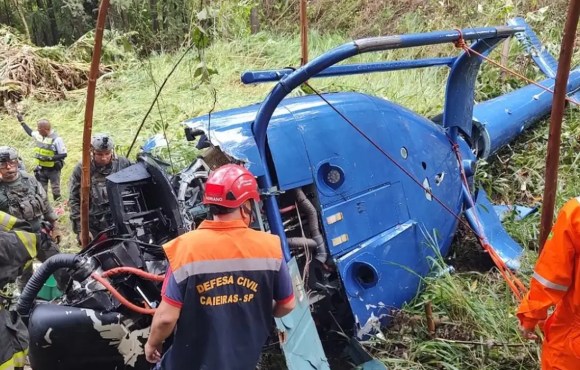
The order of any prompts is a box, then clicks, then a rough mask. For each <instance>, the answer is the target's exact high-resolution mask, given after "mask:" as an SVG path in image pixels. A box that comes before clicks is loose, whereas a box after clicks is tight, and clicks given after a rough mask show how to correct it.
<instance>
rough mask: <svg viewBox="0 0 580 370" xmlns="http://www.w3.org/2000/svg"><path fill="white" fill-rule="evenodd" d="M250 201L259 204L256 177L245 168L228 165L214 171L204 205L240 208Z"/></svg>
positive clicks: (206, 185)
mask: <svg viewBox="0 0 580 370" xmlns="http://www.w3.org/2000/svg"><path fill="white" fill-rule="evenodd" d="M249 199H253V200H255V201H256V202H258V201H259V200H260V194H259V193H258V183H257V182H256V179H255V178H254V175H252V173H251V172H250V171H248V170H247V169H246V168H245V167H242V166H239V165H237V164H226V165H225V166H221V167H220V168H218V169H217V170H215V171H213V172H212V173H211V174H210V175H209V177H208V178H207V182H206V183H205V194H204V195H203V204H215V205H218V206H222V207H225V208H238V207H240V206H241V205H242V204H244V202H245V201H247V200H249Z"/></svg>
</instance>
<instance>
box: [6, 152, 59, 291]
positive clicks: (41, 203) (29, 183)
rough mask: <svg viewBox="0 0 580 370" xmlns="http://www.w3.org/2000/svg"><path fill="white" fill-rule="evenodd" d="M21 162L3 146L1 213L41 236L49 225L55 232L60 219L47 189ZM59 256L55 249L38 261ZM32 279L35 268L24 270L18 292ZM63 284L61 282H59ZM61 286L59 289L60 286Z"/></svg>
mask: <svg viewBox="0 0 580 370" xmlns="http://www.w3.org/2000/svg"><path fill="white" fill-rule="evenodd" d="M18 164H19V159H18V152H17V151H16V149H14V148H11V147H8V146H0V175H1V176H2V179H1V180H0V211H2V212H5V213H6V214H9V215H11V216H13V217H16V218H18V219H21V220H23V221H26V222H28V223H29V224H30V228H31V230H30V231H32V232H34V233H38V232H40V231H41V229H42V227H43V222H44V221H46V222H47V223H48V224H49V225H50V228H54V227H55V224H56V221H57V217H56V215H55V213H54V211H53V210H52V207H51V205H50V203H49V202H48V198H47V196H46V193H45V192H44V188H43V187H42V186H41V185H40V184H39V183H38V181H37V180H36V179H35V178H34V177H33V176H31V175H29V174H28V173H26V172H24V171H22V170H19V169H18ZM58 253H60V252H59V250H58V248H57V247H56V246H54V247H52V249H51V250H49V251H46V253H40V254H39V255H38V259H39V260H40V261H42V262H44V261H45V260H46V259H47V258H48V257H50V256H52V255H55V254H58ZM31 276H32V264H29V265H27V266H26V268H25V269H24V271H23V273H22V276H21V277H20V279H19V282H18V285H19V288H20V289H22V288H24V285H26V283H27V282H28V280H29V279H30V277H31ZM60 283H62V281H61V282H60ZM60 283H59V286H60Z"/></svg>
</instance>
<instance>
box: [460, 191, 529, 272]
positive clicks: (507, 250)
mask: <svg viewBox="0 0 580 370" xmlns="http://www.w3.org/2000/svg"><path fill="white" fill-rule="evenodd" d="M465 215H466V217H467V220H468V221H469V224H470V225H471V227H472V228H473V229H474V230H475V231H477V232H478V234H479V235H481V236H483V237H485V238H486V239H487V240H488V242H489V244H490V245H491V247H492V248H493V249H494V250H495V251H496V253H497V254H498V256H499V257H500V258H501V259H502V261H503V262H504V263H505V264H506V266H507V267H509V268H511V269H514V270H517V269H519V267H520V258H521V256H522V253H523V249H522V247H521V246H520V245H519V244H518V243H516V242H515V241H514V240H513V239H512V238H511V236H509V234H508V233H507V232H506V231H505V229H504V228H503V226H502V224H501V221H500V219H499V217H498V215H497V214H496V213H495V211H494V208H493V204H492V203H491V201H490V200H489V199H488V197H487V194H486V193H485V191H484V190H483V189H479V191H478V193H477V195H476V198H475V207H472V208H469V209H467V210H466V211H465Z"/></svg>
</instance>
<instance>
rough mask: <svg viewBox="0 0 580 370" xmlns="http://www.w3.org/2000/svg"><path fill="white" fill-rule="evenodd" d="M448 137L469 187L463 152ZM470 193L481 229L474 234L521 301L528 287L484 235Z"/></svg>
mask: <svg viewBox="0 0 580 370" xmlns="http://www.w3.org/2000/svg"><path fill="white" fill-rule="evenodd" d="M448 139H449V142H450V143H451V147H452V148H453V151H454V152H455V156H456V158H457V162H458V163H459V169H460V172H461V180H462V182H463V185H464V186H465V187H466V189H469V182H468V181H467V175H465V169H464V168H463V166H462V165H461V163H463V160H462V157H461V152H460V151H459V145H457V144H456V143H454V142H453V140H451V138H450V137H448ZM468 194H469V203H470V204H469V205H470V207H472V208H473V210H474V212H473V217H474V218H475V222H476V224H477V228H478V229H479V230H478V231H477V232H474V234H475V235H476V236H477V239H478V241H479V244H480V245H481V247H482V248H483V250H484V251H485V252H487V254H489V256H490V258H491V260H492V261H493V263H494V264H495V266H496V267H497V269H498V270H499V272H500V274H501V276H502V277H503V279H504V280H505V282H506V283H507V285H508V287H509V288H510V290H511V291H512V293H513V294H514V296H515V297H516V298H517V300H518V301H521V300H522V298H523V297H524V295H525V293H526V291H527V288H526V286H525V285H524V283H522V281H521V280H520V279H518V277H517V276H516V275H515V274H514V273H513V271H512V270H510V269H509V268H508V267H507V266H506V264H505V262H504V261H503V260H502V259H501V257H500V256H499V255H498V254H497V253H496V251H495V249H494V248H493V247H492V246H491V244H490V243H489V241H488V240H487V238H485V237H484V235H485V234H484V233H483V227H482V226H481V222H480V221H479V216H478V215H477V209H476V206H475V202H474V201H473V198H472V196H471V193H470V192H469V191H468ZM472 230H473V229H472ZM479 232H482V234H481V235H480V233H479Z"/></svg>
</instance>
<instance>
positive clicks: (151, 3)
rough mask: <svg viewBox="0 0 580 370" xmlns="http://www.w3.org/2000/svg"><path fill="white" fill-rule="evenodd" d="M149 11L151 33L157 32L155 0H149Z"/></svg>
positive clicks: (157, 22)
mask: <svg viewBox="0 0 580 370" xmlns="http://www.w3.org/2000/svg"><path fill="white" fill-rule="evenodd" d="M149 11H150V12H151V25H152V27H153V33H155V34H156V33H158V32H159V21H158V20H157V14H158V13H157V0H149Z"/></svg>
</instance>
